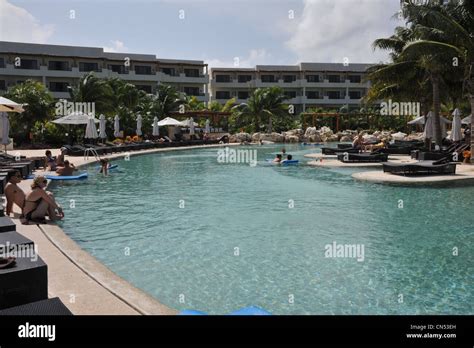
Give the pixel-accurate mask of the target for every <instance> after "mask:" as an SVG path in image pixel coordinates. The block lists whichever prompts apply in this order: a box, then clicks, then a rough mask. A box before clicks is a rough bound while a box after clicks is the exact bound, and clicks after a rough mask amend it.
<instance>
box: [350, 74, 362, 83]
mask: <svg viewBox="0 0 474 348" xmlns="http://www.w3.org/2000/svg"><path fill="white" fill-rule="evenodd" d="M347 79H348V80H349V81H351V83H360V81H361V77H360V75H349V76H348V78H347Z"/></svg>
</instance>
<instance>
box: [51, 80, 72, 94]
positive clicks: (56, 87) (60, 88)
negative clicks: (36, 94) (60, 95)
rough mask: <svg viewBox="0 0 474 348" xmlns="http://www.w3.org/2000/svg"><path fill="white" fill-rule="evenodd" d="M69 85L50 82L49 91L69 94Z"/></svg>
mask: <svg viewBox="0 0 474 348" xmlns="http://www.w3.org/2000/svg"><path fill="white" fill-rule="evenodd" d="M68 86H69V84H68V83H67V82H50V83H49V90H50V91H51V92H67V91H68Z"/></svg>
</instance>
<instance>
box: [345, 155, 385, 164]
mask: <svg viewBox="0 0 474 348" xmlns="http://www.w3.org/2000/svg"><path fill="white" fill-rule="evenodd" d="M337 159H338V160H339V161H341V162H343V163H378V162H387V161H388V154H384V153H340V154H338V155H337Z"/></svg>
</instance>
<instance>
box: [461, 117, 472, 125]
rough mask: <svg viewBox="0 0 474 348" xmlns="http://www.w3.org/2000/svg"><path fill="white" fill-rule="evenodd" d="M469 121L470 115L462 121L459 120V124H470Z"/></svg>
mask: <svg viewBox="0 0 474 348" xmlns="http://www.w3.org/2000/svg"><path fill="white" fill-rule="evenodd" d="M471 119H472V115H469V116H467V117H464V118H463V119H462V120H461V123H462V124H471Z"/></svg>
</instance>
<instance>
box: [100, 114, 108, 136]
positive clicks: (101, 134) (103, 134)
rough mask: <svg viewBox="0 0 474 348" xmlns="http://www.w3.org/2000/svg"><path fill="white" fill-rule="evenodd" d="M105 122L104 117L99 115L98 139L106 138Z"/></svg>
mask: <svg viewBox="0 0 474 348" xmlns="http://www.w3.org/2000/svg"><path fill="white" fill-rule="evenodd" d="M106 122H107V121H106V120H105V116H104V115H103V114H101V115H100V117H99V138H101V139H105V138H107V133H106V132H105V123H106Z"/></svg>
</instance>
